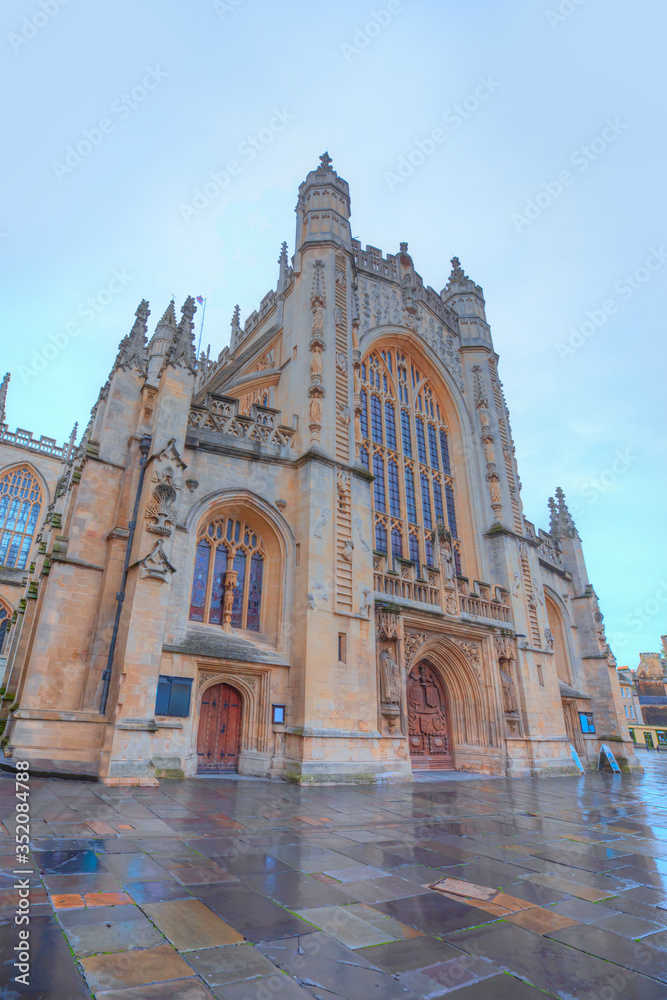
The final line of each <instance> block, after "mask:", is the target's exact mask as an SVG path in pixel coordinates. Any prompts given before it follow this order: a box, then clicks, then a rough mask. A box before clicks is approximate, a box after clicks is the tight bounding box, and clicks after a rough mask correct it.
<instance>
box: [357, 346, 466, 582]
mask: <svg viewBox="0 0 667 1000" xmlns="http://www.w3.org/2000/svg"><path fill="white" fill-rule="evenodd" d="M361 381H362V393H361V397H362V406H363V412H362V420H361V430H362V434H363V441H362V443H361V445H360V448H359V459H360V461H361V463H362V465H364V466H365V467H366V468H367V469H369V471H371V472H372V473H373V475H374V476H375V482H374V484H373V501H374V503H373V507H374V510H373V516H374V524H375V537H374V546H375V549H376V551H378V552H382V553H385V554H386V555H387V559H388V560H389V562H390V563H391V561H392V560H393V559H395V558H404V559H409V560H411V561H412V562H414V563H417V565H418V566H419V565H423V564H425V565H426V566H432V567H434V566H435V562H436V552H437V545H436V544H435V530H436V529H437V528H438V527H439V526H440V525H443V526H444V527H445V528H446V529H448V530H449V532H450V533H451V535H452V539H453V543H454V558H455V562H456V569H457V572H458V573H459V575H460V574H461V545H460V541H459V537H458V535H459V529H458V523H457V517H456V502H455V491H454V481H453V479H452V474H451V473H452V469H451V463H450V454H449V440H448V435H449V430H448V427H447V421H446V419H445V412H444V409H443V407H442V404H441V403H440V401H439V400H438V397H437V395H436V393H435V391H434V389H433V387H432V385H431V384H430V382H429V381H428V379H427V377H426V375H425V373H424V372H423V371H422V369H421V368H420V366H419V365H418V364H417V363H415V361H413V359H412V358H411V357H410V356H409V355H408V354H407V353H406V352H405V351H403V350H401V349H399V348H393V347H392V348H386V349H384V350H379V351H373V352H372V353H371V354H369V355H368V356H367V357H366V358H365V359H364V362H363V364H362V366H361ZM369 413H370V420H369V419H368V414H369ZM399 429H400V433H399Z"/></svg>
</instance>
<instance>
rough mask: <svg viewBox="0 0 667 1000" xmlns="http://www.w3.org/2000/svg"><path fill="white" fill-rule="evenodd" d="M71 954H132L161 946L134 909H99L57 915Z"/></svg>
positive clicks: (161, 940)
mask: <svg viewBox="0 0 667 1000" xmlns="http://www.w3.org/2000/svg"><path fill="white" fill-rule="evenodd" d="M59 919H60V923H61V925H62V927H63V928H64V931H65V934H66V936H67V939H68V941H69V943H70V946H71V948H72V951H73V952H74V954H75V955H76V956H77V957H78V958H81V957H83V956H86V955H96V954H97V953H98V952H102V951H103V952H112V951H132V950H133V949H135V948H150V947H152V946H154V945H159V944H164V937H163V935H162V934H160V932H159V931H158V930H156V928H155V927H154V926H153V924H152V923H151V922H150V921H149V920H148V919H147V917H146V916H145V915H144V914H143V913H142V912H141V910H140V909H139V907H138V906H134V905H132V904H129V905H124V906H99V907H95V908H94V910H93V911H91V910H88V909H69V910H65V911H63V912H61V913H60V914H59Z"/></svg>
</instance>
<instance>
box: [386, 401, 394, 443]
mask: <svg viewBox="0 0 667 1000" xmlns="http://www.w3.org/2000/svg"><path fill="white" fill-rule="evenodd" d="M384 426H385V432H386V435H387V448H392V449H393V450H394V451H396V411H395V410H394V404H393V403H390V402H389V400H387V401H386V402H385V404H384Z"/></svg>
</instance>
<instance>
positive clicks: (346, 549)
mask: <svg viewBox="0 0 667 1000" xmlns="http://www.w3.org/2000/svg"><path fill="white" fill-rule="evenodd" d="M353 552H354V542H353V541H352V540H351V539H350V538H347V539H346V540H345V542H344V544H343V548H342V550H341V555H342V557H343V559H345V561H346V562H350V563H351V562H352V553H353Z"/></svg>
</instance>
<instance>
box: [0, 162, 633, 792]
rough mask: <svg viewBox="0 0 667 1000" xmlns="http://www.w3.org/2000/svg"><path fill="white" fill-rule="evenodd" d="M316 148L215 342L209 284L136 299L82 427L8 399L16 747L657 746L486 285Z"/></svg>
mask: <svg viewBox="0 0 667 1000" xmlns="http://www.w3.org/2000/svg"><path fill="white" fill-rule="evenodd" d="M320 161H321V162H320V165H319V166H318V167H317V169H315V170H313V171H311V173H309V174H308V176H307V177H306V180H305V181H304V182H303V183H302V184H301V186H300V188H299V194H298V202H297V207H296V217H297V222H296V240H295V250H294V256H293V257H292V259H291V262H290V260H289V259H288V255H287V245H286V244H283V249H282V252H281V255H280V260H279V267H278V275H277V284H276V287H275V289H272V290H270V291H269V292H268V293H267V294H266V295H265V296H264V298H263V299H262V301H261V302H260V304H259V307H258V308H257V310H256V311H255V312H252V313H251V314H250V316H248V317H247V319H246V320H245V322H244V323H243V325H241V320H240V316H239V311H238V309H237V310H236V312H235V314H234V318H233V320H232V330H231V343H230V346H229V347H228V348H225V349H224V350H223V351H222V353H221V354H220V355H219V357H218V358H217V360H215V361H214V360H212V359H211V358H210V356H208V355H204V356H201V357H199V358H197V357H196V352H195V349H194V328H195V324H194V315H195V311H196V303H195V301H194V299H192V298H188V299H186V301H185V303H184V305H183V307H182V309H181V311H180V316H179V315H177V313H176V311H175V309H174V303H173V302H171V303H170V304H169V305H168V306H167V308H166V310H165V311H164V314H163V315H162V316H161V318H160V319H159V321H158V323H157V326H156V327H155V329H154V332H153V334H152V336H151V337H150V339H149V336H148V319H149V314H150V310H149V306H148V302H146V301H142V302H141V303H140V304H139V307H138V309H137V311H136V317H135V320H134V325H133V326H132V328H131V330H130V332H129V333H128V334H127V336H125V337H124V338H123V339H122V340H121V342H120V347H119V350H118V354H117V357H116V359H115V361H114V363H113V368H112V370H111V374H110V375H109V379H108V381H107V382H106V384H105V385H104V386H103V388H102V390H101V392H100V394H99V397H98V399H97V402H96V403H95V405H94V407H93V410H92V414H91V418H90V422H89V423H88V426H87V427H86V429H85V432H84V434H83V437H82V439H81V441H80V443H79V444H77V443H76V440H75V435H74V434H73V436H72V438H71V439H70V441H69V443H68V444H66V445H64V446H63V447H60V446H58V445H57V444H56V442H55V441H54V440H53V439H50V438H47V437H41V438H40V439H39V440H37V439H36V438H33V437H32V435H31V434H30V433H29V432H27V431H24V430H18V431H16V432H10V431H9V429H8V425H7V424H6V423H4V422H3V423H2V428H1V434H0V634H1V637H2V659H1V660H0V678H1V677H2V676H3V674H4V682H3V685H2V686H3V695H2V702H1V704H2V713H1V714H2V718H3V720H4V733H3V736H2V746H3V748H4V754H5V758H7V757H8V758H13V759H17V758H19V759H25V758H28V759H30V760H33V761H34V762H38V761H39V762H43V761H49V766H50V767H51V768H52V769H55V770H58V769H60V770H61V771H62V772H63V773H67V772H68V771H69V772H74V771H79V772H88V773H90V774H93V775H95V776H97V777H99V779H100V780H101V781H104V782H106V783H108V784H130V783H138V784H155V782H156V779H157V778H159V777H161V776H172V777H178V776H182V775H185V776H190V775H195V774H198V773H218V772H227V771H231V770H238V771H239V772H240V773H242V774H248V775H265V776H270V777H273V778H282V779H287V780H290V781H295V782H302V783H310V782H372V781H384V780H390V781H402V780H409V779H410V778H411V776H412V772H413V771H415V770H417V769H427V768H434V769H447V768H456V769H460V770H465V771H478V772H484V773H489V774H501V775H509V776H513V775H552V774H556V775H557V774H563V773H570V772H572V770H573V768H574V762H573V757H572V754H571V751H570V744H572V746H574V747H575V748H576V750H577V751H578V753H579V756H580V757H581V759H582V761H583V762H584V764H585V765H587V766H589V767H590V766H593V767H594V766H595V764H596V762H597V758H598V753H599V746H600V742H601V741H602V742H605V743H609V744H611V746H612V749H613V750H614V751H615V753H616V756H617V757H618V758H619V760H620V761H621V762H622V765H623V766H626V767H627V766H629V767H635V766H637V764H636V759H635V757H634V754H633V750H632V742H631V740H630V736H629V733H628V729H627V723H626V720H625V717H624V715H623V708H622V701H621V695H620V689H619V685H618V680H617V677H616V670H615V660H614V658H613V655H612V653H611V651H610V649H609V646H608V644H607V641H606V637H605V632H604V626H603V620H602V614H601V613H600V609H599V607H598V602H597V598H596V594H595V591H594V589H593V587H592V585H591V584H590V583H589V580H588V576H587V573H586V566H585V562H584V557H583V552H582V546H581V541H580V539H579V535H578V534H577V530H576V528H575V526H574V524H573V522H572V519H571V517H570V514H569V512H568V509H567V506H566V503H565V499H564V497H563V494H562V492H561V491H560V490H558V491H557V492H556V498H555V499H553V500H550V501H549V504H550V508H551V523H550V529H549V531H548V532H546V531H543V530H536V529H535V527H534V526H533V525H532V524H531V523H530V522H529V521H527V520H526V519H525V517H524V515H523V511H522V505H521V495H520V488H521V487H520V481H519V476H518V471H517V466H516V461H515V455H514V447H513V443H512V434H511V430H510V423H509V415H508V411H507V406H506V403H505V399H504V396H503V390H502V386H501V383H500V380H499V376H498V356H497V354H496V353H495V351H494V347H493V341H492V339H491V331H490V328H489V325H488V323H487V320H486V314H485V304H484V296H483V292H482V289H481V287H480V286H479V285H477V284H476V283H475V282H474V281H473V280H472V279H470V278H469V277H467V275H466V274H465V273H464V271H463V269H462V267H461V265H460V263H459V261H458V259H457V258H454V259H453V261H452V265H453V266H452V270H451V274H450V275H449V277H448V278H447V280H446V283H445V285H444V288H443V289H442V291H441V292H437V291H435V290H434V289H433V288H431V287H430V286H427V285H425V284H424V282H423V280H422V278H421V276H420V275H419V274H418V273H417V271H416V270H415V268H414V265H413V261H412V258H411V256H410V254H409V252H408V244H407V243H401V244H400V247H399V249H398V250H397V252H395V253H389V254H387V255H386V256H384V255H383V253H382V251H380V250H378V249H377V248H376V247H373V246H366V247H365V248H362V246H361V244H360V242H359V241H358V240H356V239H354V238H353V237H352V235H351V230H350V195H349V188H348V185H347V183H346V181H344V180H343V179H342V178H341V177H339V176H338V174H337V173H336V172H335V171H334V170H333V168H332V166H331V160H330V158H329V156H328V155H327V154H324V155H323V156H322V157H320ZM128 325H129V324H128ZM7 387H8V379H7V378H6V379H5V381H4V382H3V385H2V397H1V402H2V420H3V421H4V419H5V417H4V408H5V403H6V396H7ZM36 766H37V765H36Z"/></svg>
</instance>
